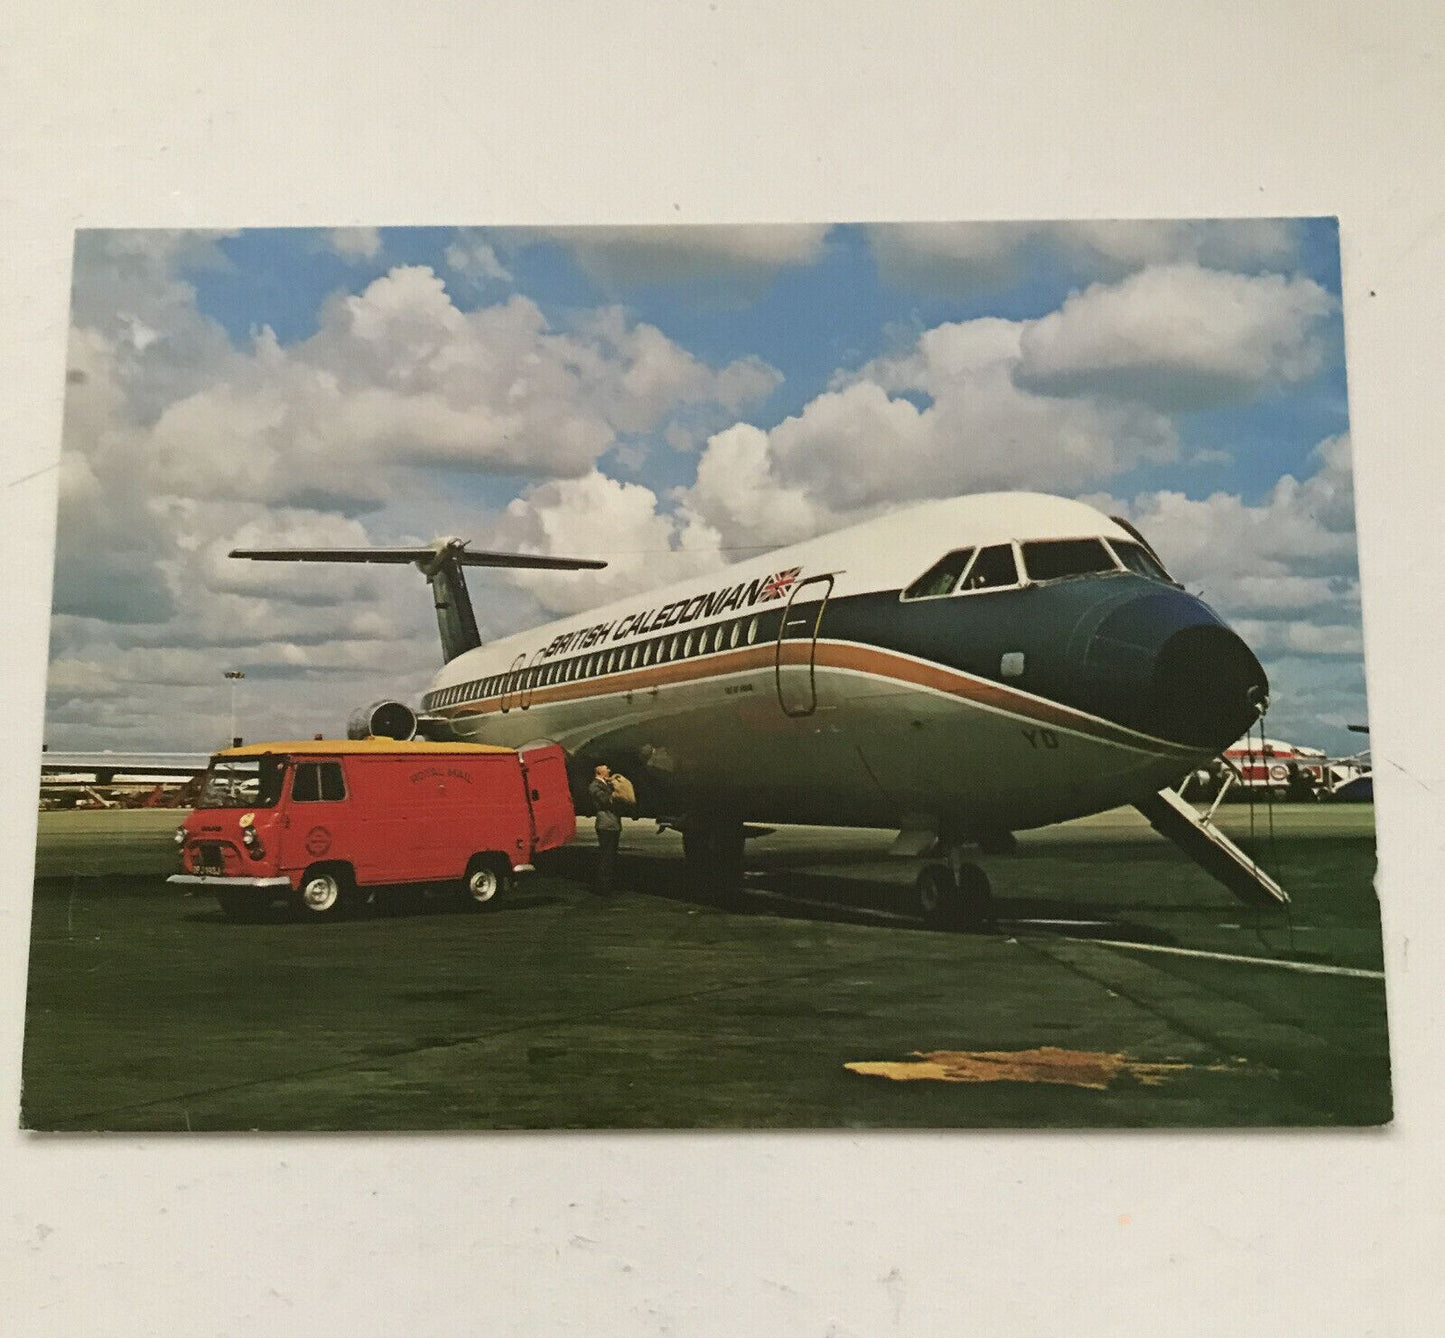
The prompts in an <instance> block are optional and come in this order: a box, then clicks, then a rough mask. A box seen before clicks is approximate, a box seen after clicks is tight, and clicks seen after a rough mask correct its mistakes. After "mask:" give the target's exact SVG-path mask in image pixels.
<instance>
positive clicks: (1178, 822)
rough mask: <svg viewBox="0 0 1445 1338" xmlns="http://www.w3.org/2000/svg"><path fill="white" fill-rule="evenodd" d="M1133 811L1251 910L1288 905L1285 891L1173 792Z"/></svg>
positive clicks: (1142, 803)
mask: <svg viewBox="0 0 1445 1338" xmlns="http://www.w3.org/2000/svg"><path fill="white" fill-rule="evenodd" d="M1135 807H1136V808H1137V809H1138V810H1139V812H1141V813H1142V814H1143V815H1144V816H1145V817H1146V818H1148V819H1149V825H1150V826H1151V827H1153V828H1154V830H1155V831H1156V832H1158V833H1159V835H1160V836H1163V837H1165V838H1166V839H1167V840H1170V841H1172V842H1173V843H1174V844H1175V845H1176V846H1178V847H1179V848H1180V850H1182V851H1183V852H1184V853H1185V854H1186V855H1188V856H1189V858H1190V859H1192V860H1193V861H1194V862H1195V863H1196V864H1197V865H1199V867H1200V868H1201V869H1203V870H1204V872H1205V873H1207V874H1209V875H1210V877H1212V878H1215V879H1217V880H1218V881H1219V882H1221V883H1223V884H1224V886H1225V887H1227V888H1228V889H1229V890H1230V891H1231V892H1233V893H1234V895H1235V896H1236V897H1238V898H1239V899H1240V900H1241V901H1246V902H1249V904H1250V905H1252V906H1288V905H1289V895H1288V894H1287V893H1286V892H1285V890H1284V888H1282V887H1281V886H1280V885H1279V884H1278V883H1277V882H1275V880H1274V879H1273V878H1271V877H1270V876H1269V875H1268V874H1267V873H1265V871H1264V870H1263V869H1262V868H1260V866H1259V864H1258V863H1257V862H1256V861H1254V860H1252V859H1250V857H1249V856H1248V855H1246V854H1245V853H1244V851H1242V850H1241V849H1240V848H1239V847H1238V846H1237V845H1235V844H1234V842H1233V841H1231V840H1230V839H1229V837H1227V836H1226V835H1225V834H1224V833H1223V832H1222V831H1220V830H1219V828H1218V827H1216V826H1215V825H1214V824H1213V823H1212V822H1210V821H1209V820H1207V819H1206V818H1204V817H1201V816H1200V814H1199V813H1197V812H1196V811H1195V809H1194V806H1193V805H1192V804H1191V803H1189V802H1188V801H1187V800H1185V799H1181V798H1180V797H1179V795H1178V794H1176V793H1175V792H1174V791H1173V790H1160V791H1159V793H1158V794H1156V795H1150V796H1149V798H1148V799H1144V800H1141V801H1140V802H1139V803H1137V804H1136V805H1135Z"/></svg>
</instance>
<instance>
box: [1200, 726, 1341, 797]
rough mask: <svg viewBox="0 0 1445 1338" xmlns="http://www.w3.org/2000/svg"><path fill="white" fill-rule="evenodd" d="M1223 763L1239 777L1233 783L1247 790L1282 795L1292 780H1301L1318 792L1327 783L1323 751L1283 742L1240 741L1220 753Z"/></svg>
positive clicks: (1265, 740) (1273, 740) (1280, 740)
mask: <svg viewBox="0 0 1445 1338" xmlns="http://www.w3.org/2000/svg"><path fill="white" fill-rule="evenodd" d="M1224 760H1225V761H1226V762H1228V763H1229V764H1230V765H1231V766H1233V767H1234V769H1235V770H1236V771H1237V772H1238V773H1239V780H1238V781H1236V782H1235V783H1236V784H1241V783H1242V784H1243V785H1244V787H1245V788H1247V789H1253V790H1265V789H1274V790H1281V791H1283V790H1286V789H1288V788H1289V786H1290V783H1291V779H1292V778H1302V779H1303V781H1304V783H1305V784H1308V785H1310V786H1312V787H1313V788H1315V789H1322V788H1324V787H1325V786H1326V785H1328V783H1329V781H1330V776H1329V772H1328V764H1329V758H1328V757H1327V756H1326V754H1325V752H1324V751H1323V749H1320V748H1307V747H1305V746H1304V745H1303V744H1298V743H1286V742H1285V741H1284V740H1283V739H1247V738H1246V739H1241V740H1240V741H1239V742H1238V743H1236V744H1234V745H1233V746H1232V747H1229V748H1226V749H1225V750H1224ZM1295 783H1296V784H1298V783H1299V780H1298V779H1296V780H1295Z"/></svg>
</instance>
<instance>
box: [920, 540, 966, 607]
mask: <svg viewBox="0 0 1445 1338" xmlns="http://www.w3.org/2000/svg"><path fill="white" fill-rule="evenodd" d="M972 556H973V549H971V548H956V549H954V551H953V552H952V553H948V554H946V555H945V556H943V557H941V558H939V559H938V561H937V562H935V563H934V564H933V566H931V567H930V568H929V569H928V570H927V571H926V572H924V573H923V575H922V576H920V577H919V578H918V579H917V580H916V581H914V582H913V584H912V585H910V586H909V587H908V589H906V590H905V591H904V592H903V598H904V599H933V598H934V597H935V596H937V595H949V594H952V593H953V587H954V586H956V585H957V584H958V578H959V577H960V576H962V575H963V569H964V568H965V567H966V566H968V560H969V558H971V557H972Z"/></svg>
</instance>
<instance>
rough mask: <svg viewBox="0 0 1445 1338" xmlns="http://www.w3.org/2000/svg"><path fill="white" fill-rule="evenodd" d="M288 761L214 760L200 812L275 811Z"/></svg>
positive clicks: (207, 773)
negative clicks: (222, 809)
mask: <svg viewBox="0 0 1445 1338" xmlns="http://www.w3.org/2000/svg"><path fill="white" fill-rule="evenodd" d="M285 774H286V759H285V758H284V757H244V758H242V757H238V758H228V757H214V758H212V759H211V767H210V770H209V771H207V772H206V780H205V784H204V785H203V786H202V787H201V798H200V803H199V804H198V805H197V807H199V808H271V807H273V806H274V805H275V803H276V801H277V800H278V799H279V798H280V797H281V781H282V778H283V777H284V776H285Z"/></svg>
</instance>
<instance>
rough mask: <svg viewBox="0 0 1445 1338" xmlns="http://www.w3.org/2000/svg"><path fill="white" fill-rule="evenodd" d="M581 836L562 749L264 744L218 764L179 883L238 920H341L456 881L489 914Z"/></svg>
mask: <svg viewBox="0 0 1445 1338" xmlns="http://www.w3.org/2000/svg"><path fill="white" fill-rule="evenodd" d="M575 831H576V815H575V813H574V811H573V808H572V796H571V792H570V790H569V789H568V785H567V766H566V759H565V756H564V754H563V752H562V749H561V748H560V747H558V746H557V745H556V744H548V745H545V746H541V747H537V748H529V749H525V750H523V751H521V752H518V751H516V750H514V749H511V748H493V747H488V746H485V745H482V744H466V743H423V742H410V743H402V742H398V741H396V740H393V739H337V740H319V739H318V740H315V741H312V742H305V743H255V744H249V745H247V746H246V747H244V748H227V749H226V750H225V751H223V752H219V753H217V754H216V755H215V756H214V757H213V758H212V759H211V765H210V769H209V770H208V771H207V772H206V776H205V782H204V788H203V789H202V792H201V803H200V807H199V808H197V809H196V811H195V812H194V813H192V814H191V815H190V816H189V817H188V818H187V819H186V821H185V823H184V824H183V825H182V826H181V827H180V828H178V829H177V831H176V842H177V844H178V845H179V846H180V853H181V870H182V871H181V872H180V873H177V874H173V875H172V876H171V877H170V879H169V880H168V881H170V882H172V883H176V884H179V885H181V886H183V887H186V888H188V889H192V890H195V891H207V892H212V893H214V894H215V896H216V899H217V900H218V901H219V902H220V903H221V910H222V911H223V912H224V913H225V914H226V915H227V916H228V917H229V918H230V919H233V920H241V919H250V918H254V917H255V916H256V915H258V914H259V913H261V912H262V911H263V910H264V909H265V908H266V907H267V906H268V905H269V904H270V903H271V902H273V901H276V900H281V899H285V900H287V901H289V902H291V904H292V905H293V906H295V907H296V909H297V910H298V911H299V912H301V913H302V914H304V915H305V916H308V917H321V916H329V915H336V914H338V913H340V912H342V911H344V910H345V909H347V908H348V907H354V906H357V905H360V904H362V903H364V902H366V901H367V900H369V899H370V897H371V894H372V889H373V888H375V887H377V886H395V885H397V884H415V885H421V884H427V883H438V882H452V883H455V884H457V885H459V886H460V887H461V888H464V889H465V894H466V895H467V896H468V897H469V898H470V900H471V901H473V902H475V903H477V904H479V905H485V904H489V903H491V902H492V901H493V900H494V899H495V898H496V897H497V896H498V895H499V894H502V893H505V892H506V891H507V889H508V887H509V886H510V884H511V881H512V877H513V875H514V874H518V873H522V872H526V871H529V870H530V869H531V867H532V856H533V855H534V854H535V853H536V852H537V851H539V850H551V849H553V848H554V847H556V846H562V845H566V844H567V842H568V841H570V840H571V839H572V837H573V835H574V833H575Z"/></svg>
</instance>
